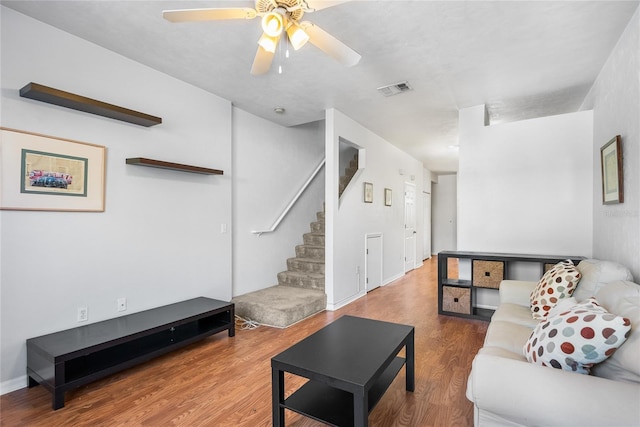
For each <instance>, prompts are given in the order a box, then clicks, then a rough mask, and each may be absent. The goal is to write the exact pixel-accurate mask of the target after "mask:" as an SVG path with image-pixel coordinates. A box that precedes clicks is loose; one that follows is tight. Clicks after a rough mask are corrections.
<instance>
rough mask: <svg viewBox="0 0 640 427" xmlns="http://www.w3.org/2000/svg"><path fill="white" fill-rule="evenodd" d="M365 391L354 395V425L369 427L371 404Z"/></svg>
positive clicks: (356, 426)
mask: <svg viewBox="0 0 640 427" xmlns="http://www.w3.org/2000/svg"><path fill="white" fill-rule="evenodd" d="M368 400H369V399H368V398H367V394H366V393H365V392H364V390H360V392H358V393H354V394H353V425H354V426H355V427H367V426H368V425H369V402H368Z"/></svg>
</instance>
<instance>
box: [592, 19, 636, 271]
mask: <svg viewBox="0 0 640 427" xmlns="http://www.w3.org/2000/svg"><path fill="white" fill-rule="evenodd" d="M638 70H640V9H638V10H636V13H635V15H634V16H633V18H632V19H631V21H630V22H629V25H628V26H627V28H626V29H625V31H624V33H623V34H622V36H621V37H620V40H619V41H618V43H617V45H616V47H615V48H614V50H613V52H612V54H611V56H610V57H609V59H608V60H607V62H606V63H605V65H604V67H603V68H602V70H601V71H600V75H599V76H598V78H597V80H596V82H595V84H594V85H593V87H592V89H591V91H590V93H589V96H588V97H587V99H586V100H585V103H584V105H583V107H584V108H586V109H593V147H592V151H593V162H592V168H593V170H594V171H595V174H594V180H593V256H594V257H595V258H599V259H607V260H612V261H616V262H619V263H621V264H624V265H626V266H627V267H629V269H631V272H632V273H633V276H634V278H635V279H636V281H638V280H640V78H639V75H638V73H639V72H638ZM616 135H620V136H621V137H622V152H623V157H624V159H623V162H624V165H623V169H624V203H621V204H618V205H603V204H602V176H601V174H600V147H602V146H603V145H604V144H605V143H606V142H607V141H609V140H610V139H611V138H613V137H614V136H616Z"/></svg>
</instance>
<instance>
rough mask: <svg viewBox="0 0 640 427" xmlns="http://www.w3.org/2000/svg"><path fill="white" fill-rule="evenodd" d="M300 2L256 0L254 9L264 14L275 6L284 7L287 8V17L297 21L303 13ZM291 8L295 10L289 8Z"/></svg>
mask: <svg viewBox="0 0 640 427" xmlns="http://www.w3.org/2000/svg"><path fill="white" fill-rule="evenodd" d="M300 3H301V0H256V10H257V11H258V13H259V14H265V13H269V12H271V11H272V10H274V9H277V8H284V9H285V10H287V15H288V16H287V18H289V19H293V20H294V21H298V20H300V18H302V15H304V10H303V8H302V7H301V4H300ZM292 8H295V10H290V9H292Z"/></svg>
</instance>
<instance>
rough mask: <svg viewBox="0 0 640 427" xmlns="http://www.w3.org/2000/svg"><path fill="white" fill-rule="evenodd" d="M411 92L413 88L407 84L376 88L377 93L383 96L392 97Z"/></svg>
mask: <svg viewBox="0 0 640 427" xmlns="http://www.w3.org/2000/svg"><path fill="white" fill-rule="evenodd" d="M410 90H413V88H412V87H411V86H410V85H409V82H407V81H404V82H398V83H394V84H392V85H389V86H382V87H379V88H378V92H380V93H381V94H383V95H384V96H392V95H397V94H399V93H402V92H408V91H410Z"/></svg>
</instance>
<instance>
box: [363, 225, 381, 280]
mask: <svg viewBox="0 0 640 427" xmlns="http://www.w3.org/2000/svg"><path fill="white" fill-rule="evenodd" d="M371 237H380V285H378V286H377V287H379V286H382V283H383V279H384V236H383V235H382V233H367V234H365V235H364V291H365V292H369V291H370V290H372V289H369V286H368V285H369V283H368V282H367V279H368V278H369V274H368V273H369V254H368V253H367V252H368V250H369V238H371ZM374 289H375V288H374Z"/></svg>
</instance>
